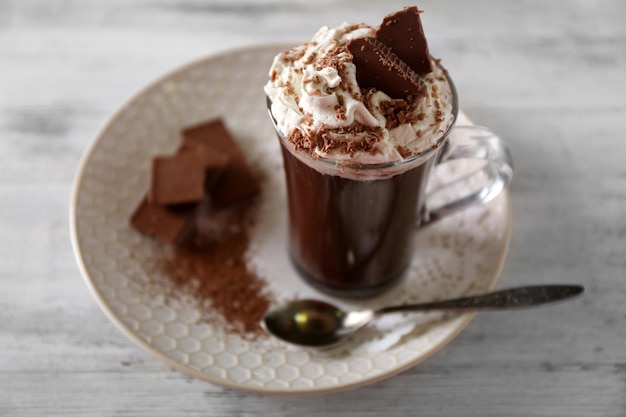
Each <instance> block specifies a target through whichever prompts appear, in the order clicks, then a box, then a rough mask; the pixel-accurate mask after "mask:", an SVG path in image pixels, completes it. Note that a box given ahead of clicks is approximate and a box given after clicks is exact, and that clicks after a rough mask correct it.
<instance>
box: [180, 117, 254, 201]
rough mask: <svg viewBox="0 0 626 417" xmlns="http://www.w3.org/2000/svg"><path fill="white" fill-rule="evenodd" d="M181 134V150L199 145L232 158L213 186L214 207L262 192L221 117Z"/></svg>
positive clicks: (212, 199)
mask: <svg viewBox="0 0 626 417" xmlns="http://www.w3.org/2000/svg"><path fill="white" fill-rule="evenodd" d="M182 134H183V143H182V145H181V151H184V150H185V149H192V148H197V147H200V148H203V149H206V150H208V151H213V152H216V151H217V152H219V153H222V154H224V155H227V156H228V158H229V161H230V164H229V165H228V167H227V168H226V169H225V170H224V172H223V174H222V175H221V176H220V178H219V179H218V180H217V181H216V183H215V185H214V186H213V188H212V189H211V200H210V205H211V208H213V209H218V210H219V209H223V208H226V207H228V206H232V205H234V204H237V203H242V202H244V201H247V200H250V199H252V198H253V197H255V196H256V195H257V194H258V193H259V191H260V186H259V181H258V179H257V177H256V176H255V175H254V174H253V173H252V170H251V169H250V166H249V165H248V163H247V162H246V159H245V157H244V155H243V153H242V152H241V149H240V148H239V146H238V145H237V142H236V141H235V140H234V139H233V137H232V136H231V135H230V133H229V132H228V130H226V126H225V125H224V122H223V121H222V120H221V119H216V120H212V121H209V122H207V123H202V124H199V125H196V126H192V127H189V128H187V129H184V130H183V132H182Z"/></svg>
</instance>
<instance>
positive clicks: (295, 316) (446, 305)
mask: <svg viewBox="0 0 626 417" xmlns="http://www.w3.org/2000/svg"><path fill="white" fill-rule="evenodd" d="M583 291H584V288H583V287H582V286H580V285H542V286H529V287H519V288H511V289H507V290H501V291H495V292H491V293H486V294H483V295H476V296H472V297H464V298H458V299H453V300H445V301H435V302H430V303H422V304H413V305H401V306H394V307H385V308H381V309H379V310H362V311H352V312H346V311H343V310H342V309H340V308H339V307H336V306H334V305H332V304H329V303H326V302H323V301H319V300H296V301H293V302H290V303H288V304H286V305H284V306H282V307H278V308H276V309H275V310H272V311H269V312H268V313H266V314H265V316H264V317H263V319H262V320H261V326H262V327H263V328H264V329H265V330H266V331H267V332H268V333H270V334H272V335H274V336H276V337H277V338H279V339H282V340H284V341H285V342H288V343H292V344H295V345H300V346H310V347H330V346H334V345H337V344H339V343H341V342H343V341H344V340H346V339H347V338H348V336H350V335H352V334H353V333H354V332H356V331H357V330H359V329H360V328H361V327H363V326H365V325H366V324H367V323H369V322H370V320H372V319H373V318H374V317H376V316H379V315H381V314H387V313H398V312H403V311H430V310H468V311H471V310H496V309H510V308H520V307H532V306H536V305H539V304H545V303H551V302H554V301H559V300H565V299H567V298H571V297H575V296H577V295H580V294H582V293H583Z"/></svg>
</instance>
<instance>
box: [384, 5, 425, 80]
mask: <svg viewBox="0 0 626 417" xmlns="http://www.w3.org/2000/svg"><path fill="white" fill-rule="evenodd" d="M420 13H422V11H421V10H419V9H418V8H417V7H415V6H413V7H405V8H404V9H403V10H400V11H398V12H395V13H392V14H390V15H388V16H386V17H385V18H384V19H383V22H382V23H381V25H380V27H379V28H378V30H377V31H376V38H377V39H378V40H379V41H381V42H382V43H384V44H385V45H387V46H388V47H389V48H391V50H392V51H393V53H394V54H396V55H397V56H398V58H400V59H401V60H402V61H404V62H405V63H406V64H407V65H408V66H409V67H410V68H411V69H412V70H413V71H415V72H417V73H418V74H419V75H425V74H428V73H430V72H432V70H433V69H432V65H431V59H430V54H429V52H428V42H427V41H426V36H424V29H423V28H422V21H421V19H420Z"/></svg>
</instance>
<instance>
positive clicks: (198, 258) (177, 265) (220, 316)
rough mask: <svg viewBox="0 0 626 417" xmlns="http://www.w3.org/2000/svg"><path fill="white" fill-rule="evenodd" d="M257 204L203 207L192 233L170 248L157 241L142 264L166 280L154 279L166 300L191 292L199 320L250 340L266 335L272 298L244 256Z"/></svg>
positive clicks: (264, 283)
mask: <svg viewBox="0 0 626 417" xmlns="http://www.w3.org/2000/svg"><path fill="white" fill-rule="evenodd" d="M255 209H256V204H252V205H247V206H246V207H242V208H238V209H232V210H227V211H224V212H221V213H211V212H206V211H205V212H201V213H200V217H199V219H198V222H197V227H196V231H195V233H194V234H193V236H192V237H190V238H189V239H187V240H186V241H185V242H184V243H183V244H182V245H179V246H177V247H174V248H172V247H171V246H170V247H163V246H159V245H158V244H157V243H156V242H155V246H154V248H153V249H154V250H153V251H152V255H151V260H144V267H147V269H152V270H153V271H154V273H155V276H161V277H163V278H164V279H165V282H162V281H161V282H156V281H155V282H153V283H152V284H156V286H155V287H154V290H158V291H159V292H161V293H162V292H163V291H165V293H166V299H165V302H166V303H168V302H171V301H173V300H175V299H180V298H182V297H183V296H187V297H191V298H192V299H193V300H194V302H195V304H196V305H197V307H198V308H199V310H200V321H201V322H207V323H213V324H218V325H219V326H220V327H221V328H223V329H224V330H225V331H226V332H228V333H231V334H237V335H239V336H241V337H243V338H246V339H251V340H252V339H258V338H259V337H260V336H262V335H264V332H263V330H262V329H261V327H260V320H261V318H262V317H263V314H264V313H265V312H266V311H267V308H268V306H269V305H270V302H271V294H270V292H269V291H268V290H267V284H266V282H265V280H263V279H262V278H260V277H258V276H257V275H256V274H255V273H254V271H251V270H250V269H249V268H248V267H247V265H246V261H245V254H246V250H247V248H248V243H249V231H250V228H251V226H252V222H253V214H254V213H255V211H256V210H255ZM149 263H150V264H151V265H148V264H149Z"/></svg>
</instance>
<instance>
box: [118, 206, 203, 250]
mask: <svg viewBox="0 0 626 417" xmlns="http://www.w3.org/2000/svg"><path fill="white" fill-rule="evenodd" d="M195 212H196V205H195V204H190V205H180V206H174V207H163V206H159V205H156V204H151V203H149V202H148V198H147V197H145V198H144V199H143V200H141V203H139V206H137V208H136V209H135V212H134V213H133V214H132V216H131V218H130V224H131V226H132V227H134V228H135V229H136V230H138V231H140V232H141V233H144V234H146V235H148V236H151V237H153V238H156V239H159V240H161V241H163V242H166V243H171V244H175V243H179V242H181V241H182V240H183V239H184V237H185V236H186V235H187V233H188V232H189V231H190V230H191V229H192V226H193V220H194V218H195Z"/></svg>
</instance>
